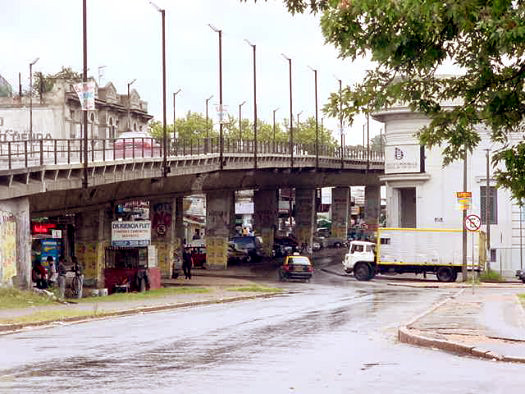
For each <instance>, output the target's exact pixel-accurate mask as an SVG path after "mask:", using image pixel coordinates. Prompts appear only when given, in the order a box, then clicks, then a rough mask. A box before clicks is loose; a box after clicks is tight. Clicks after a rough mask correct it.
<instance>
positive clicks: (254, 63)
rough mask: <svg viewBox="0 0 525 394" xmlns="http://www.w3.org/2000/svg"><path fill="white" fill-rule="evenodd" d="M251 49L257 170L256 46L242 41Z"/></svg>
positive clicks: (255, 166) (254, 150)
mask: <svg viewBox="0 0 525 394" xmlns="http://www.w3.org/2000/svg"><path fill="white" fill-rule="evenodd" d="M244 41H246V42H247V43H248V45H250V46H251V47H252V49H253V167H254V168H257V58H256V46H255V44H252V43H251V42H250V41H248V40H246V39H245V40H244Z"/></svg>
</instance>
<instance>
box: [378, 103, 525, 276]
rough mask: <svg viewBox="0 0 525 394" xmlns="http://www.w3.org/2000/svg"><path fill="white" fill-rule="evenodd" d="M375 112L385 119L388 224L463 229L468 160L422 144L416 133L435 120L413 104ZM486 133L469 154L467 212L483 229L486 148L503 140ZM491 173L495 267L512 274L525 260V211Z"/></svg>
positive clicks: (492, 259) (492, 242) (383, 178)
mask: <svg viewBox="0 0 525 394" xmlns="http://www.w3.org/2000/svg"><path fill="white" fill-rule="evenodd" d="M374 118H375V119H376V120H378V121H380V122H384V124H385V139H386V144H385V175H384V176H383V177H382V178H381V180H382V181H384V182H385V185H386V214H387V222H386V225H387V227H414V228H447V229H451V228H455V229H461V228H462V226H463V217H462V211H461V210H460V208H459V204H458V201H457V197H456V192H460V191H463V161H457V162H454V163H452V164H450V165H449V166H447V167H443V158H442V155H441V152H442V149H441V148H439V147H437V148H433V149H428V148H424V147H422V146H420V145H419V141H418V139H417V137H416V136H415V133H416V132H417V131H418V130H419V129H421V128H422V127H424V126H426V125H427V124H428V123H429V120H428V118H426V117H424V116H423V115H421V114H417V113H414V112H412V111H410V109H409V108H407V107H404V106H397V107H392V108H390V109H387V110H384V111H381V112H378V113H376V114H375V115H374ZM480 135H481V137H482V141H481V142H480V144H479V146H478V147H477V149H476V150H475V151H474V152H473V153H472V154H469V155H468V158H467V190H468V191H470V192H472V206H471V209H470V210H468V211H467V213H468V214H476V215H478V216H480V217H481V219H482V223H483V225H482V227H481V229H482V230H483V231H486V230H487V226H486V206H485V194H486V193H485V191H486V185H487V176H486V174H487V169H486V168H487V167H486V163H487V161H486V160H487V158H486V153H487V151H486V150H487V149H490V151H491V152H494V151H495V150H497V149H498V146H496V145H495V144H493V143H492V142H491V141H490V139H489V137H488V134H487V133H486V132H484V131H483V130H481V131H480ZM492 172H493V168H492V164H491V165H490V173H492ZM489 179H490V200H489V203H490V210H489V217H490V223H491V226H490V249H491V251H490V256H491V261H492V263H491V268H492V269H495V270H501V271H502V273H504V274H506V275H512V274H513V273H514V272H515V270H516V269H520V267H521V265H522V264H523V263H524V262H523V261H522V254H521V253H520V252H521V248H520V246H521V245H520V236H521V234H520V233H521V231H520V228H521V227H520V226H523V225H524V224H523V219H524V217H523V216H520V208H519V206H518V205H517V204H516V203H515V201H513V200H512V198H511V194H510V192H509V191H508V190H506V189H497V188H496V183H495V180H494V179H492V178H491V177H490V176H489ZM520 219H522V220H520ZM524 232H525V231H524ZM469 242H470V241H469ZM443 247H444V248H446V247H447V246H446V245H443ZM469 247H471V246H470V244H469ZM524 260H525V259H524Z"/></svg>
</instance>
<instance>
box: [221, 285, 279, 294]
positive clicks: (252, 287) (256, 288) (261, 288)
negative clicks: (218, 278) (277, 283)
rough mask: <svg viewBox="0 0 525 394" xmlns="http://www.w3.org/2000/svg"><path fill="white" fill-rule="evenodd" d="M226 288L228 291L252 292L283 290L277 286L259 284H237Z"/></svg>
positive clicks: (277, 291) (276, 291)
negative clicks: (237, 285)
mask: <svg viewBox="0 0 525 394" xmlns="http://www.w3.org/2000/svg"><path fill="white" fill-rule="evenodd" d="M226 290H228V291H246V292H254V293H280V292H282V291H283V290H282V289H279V288H278V287H268V286H261V285H256V284H253V285H248V286H239V287H228V288H227V289H226Z"/></svg>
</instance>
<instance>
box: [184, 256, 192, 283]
mask: <svg viewBox="0 0 525 394" xmlns="http://www.w3.org/2000/svg"><path fill="white" fill-rule="evenodd" d="M192 264H193V262H192V258H191V254H190V253H188V251H186V250H184V252H182V270H183V271H184V278H185V279H191V266H192Z"/></svg>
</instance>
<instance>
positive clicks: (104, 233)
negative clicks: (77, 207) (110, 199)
mask: <svg viewBox="0 0 525 394" xmlns="http://www.w3.org/2000/svg"><path fill="white" fill-rule="evenodd" d="M112 220H113V211H112V210H111V208H109V207H107V208H101V209H97V210H89V211H85V212H81V213H78V214H76V215H75V256H76V257H77V258H78V262H79V263H80V264H81V265H82V267H83V268H84V276H85V278H84V283H85V284H87V285H95V286H96V287H99V288H102V287H104V275H103V274H104V265H105V252H106V247H108V246H110V245H111V221H112Z"/></svg>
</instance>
